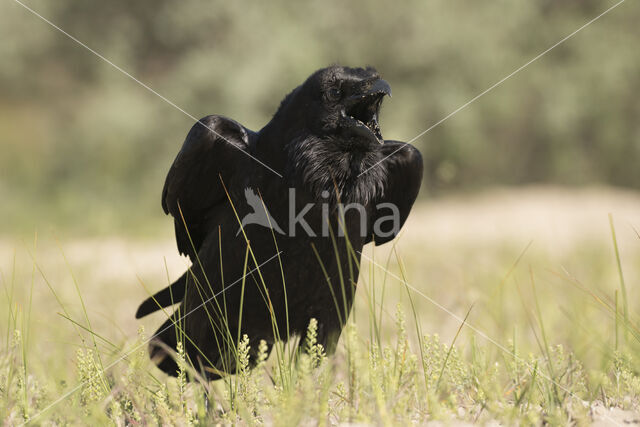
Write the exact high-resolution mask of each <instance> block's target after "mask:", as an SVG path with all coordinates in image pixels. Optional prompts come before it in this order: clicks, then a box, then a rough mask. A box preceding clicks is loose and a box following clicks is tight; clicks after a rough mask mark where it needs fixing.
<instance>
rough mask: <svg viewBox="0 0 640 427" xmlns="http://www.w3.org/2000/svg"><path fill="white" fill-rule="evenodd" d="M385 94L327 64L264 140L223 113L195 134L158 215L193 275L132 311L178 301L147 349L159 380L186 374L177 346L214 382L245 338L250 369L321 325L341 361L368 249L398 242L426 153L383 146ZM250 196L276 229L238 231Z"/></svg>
mask: <svg viewBox="0 0 640 427" xmlns="http://www.w3.org/2000/svg"><path fill="white" fill-rule="evenodd" d="M385 95H389V96H391V88H390V86H389V84H388V83H387V82H386V81H384V80H383V79H382V78H381V77H380V75H379V74H378V72H377V71H376V70H375V69H373V68H371V67H368V68H349V67H341V66H330V67H328V68H323V69H320V70H318V71H316V72H314V73H313V74H312V75H311V76H310V77H309V78H308V79H307V80H306V81H305V82H304V83H303V84H302V85H300V86H298V87H297V88H295V89H294V90H293V91H292V92H291V93H290V94H289V95H287V96H286V97H285V98H284V100H283V101H282V103H281V104H280V107H279V108H278V110H277V112H276V113H275V115H274V116H273V118H272V119H271V121H270V122H269V123H268V124H267V125H266V126H264V127H263V128H262V129H261V130H260V131H259V132H253V131H251V130H249V129H247V128H245V127H244V126H242V125H241V124H239V123H237V122H236V121H234V120H231V119H229V118H226V117H222V116H217V115H212V116H207V117H205V118H203V119H202V120H200V121H199V122H197V123H196V124H195V125H194V126H193V127H192V128H191V130H190V131H189V133H188V135H187V137H186V140H185V142H184V144H183V145H182V148H181V150H180V152H179V153H178V155H177V157H176V159H175V160H174V162H173V165H172V166H171V169H170V170H169V173H168V176H167V179H166V182H165V185H164V190H163V192H162V207H163V209H164V211H165V213H167V214H171V215H172V216H173V217H174V223H175V234H176V240H177V244H178V249H179V251H180V253H182V254H184V255H186V256H188V257H189V258H190V259H191V261H192V264H193V265H192V266H191V268H190V269H189V271H187V272H186V273H185V274H184V275H183V276H182V277H180V278H179V279H178V280H177V281H176V282H175V283H173V284H172V285H170V286H169V287H167V288H166V289H163V290H161V291H160V292H158V293H157V294H155V295H154V296H153V297H150V298H149V299H147V300H146V301H145V302H143V303H142V304H141V305H140V307H139V309H138V312H137V313H136V317H137V318H140V317H143V316H145V315H147V314H149V313H151V312H154V311H156V310H158V309H160V308H161V307H168V306H170V305H173V304H174V303H180V306H179V308H178V309H177V310H176V311H175V312H174V313H173V315H171V316H170V318H169V319H168V320H167V321H166V322H165V323H164V324H163V325H162V326H161V327H160V328H159V329H158V332H156V334H155V336H154V339H153V341H152V342H151V344H150V354H151V357H152V359H153V360H154V361H155V362H156V363H157V365H158V367H159V368H160V369H162V370H163V371H165V372H166V373H168V374H170V375H176V373H177V369H178V367H177V364H176V362H175V360H174V358H173V356H172V355H171V353H172V352H171V351H170V350H171V349H176V346H177V342H178V341H181V342H182V343H183V346H184V351H185V355H186V357H187V359H188V360H189V362H190V363H191V364H192V366H193V367H194V368H195V369H196V370H198V371H200V372H203V373H204V374H205V375H206V376H207V377H208V378H209V379H217V378H220V377H221V376H222V375H225V374H232V373H234V372H235V370H236V366H235V365H236V357H235V350H236V346H237V340H238V339H239V337H241V336H242V335H244V334H247V335H248V337H249V342H250V346H251V350H250V363H251V364H252V365H253V364H255V359H256V355H257V349H258V344H259V342H260V340H265V341H266V343H267V346H268V351H271V347H272V346H273V344H274V343H275V342H277V341H278V340H287V339H289V338H291V337H293V336H300V335H303V334H304V333H305V331H306V329H307V327H308V325H309V321H310V319H311V318H315V319H316V320H317V321H318V342H319V343H320V344H322V345H323V346H324V348H325V350H326V351H327V353H328V354H331V353H333V352H334V351H335V348H336V344H337V342H338V338H339V337H340V333H341V330H342V328H343V326H344V325H345V322H346V319H347V317H348V315H349V312H350V309H351V306H352V303H353V298H354V293H355V287H356V283H357V280H358V268H359V262H360V251H361V250H362V247H363V246H364V245H365V244H366V243H368V242H371V241H373V242H375V244H376V245H380V244H383V243H385V242H388V241H390V240H392V239H393V238H394V237H395V236H396V235H397V233H398V232H399V230H400V227H401V226H402V225H403V224H404V222H405V220H406V218H407V216H408V215H409V211H410V210H411V207H412V205H413V202H414V201H415V199H416V196H417V195H418V191H419V189H420V184H421V181H422V157H421V155H420V153H419V152H418V150H417V149H415V148H414V147H413V146H410V145H408V144H405V143H402V142H398V141H389V140H384V139H383V138H382V134H381V132H380V127H379V123H378V113H379V110H380V105H381V103H382V100H383V98H384V97H385ZM249 189H250V190H251V191H248V190H249ZM249 193H252V194H256V195H258V197H259V198H260V199H261V204H262V207H263V208H264V210H263V212H264V216H263V219H268V220H269V223H271V222H272V221H273V222H276V223H277V224H273V225H272V227H265V221H255V222H253V221H244V223H245V224H244V226H243V227H242V230H241V231H242V232H240V233H238V229H239V228H240V226H241V224H242V223H243V221H242V219H243V218H245V217H246V215H248V214H252V215H255V214H257V213H259V212H257V211H256V209H255V208H256V203H255V198H254V200H247V197H246V194H249ZM248 203H250V204H251V206H250V205H249V204H248ZM274 230H277V231H274ZM281 231H282V232H283V233H281Z"/></svg>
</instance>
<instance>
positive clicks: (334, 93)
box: [329, 87, 342, 101]
mask: <svg viewBox="0 0 640 427" xmlns="http://www.w3.org/2000/svg"><path fill="white" fill-rule="evenodd" d="M341 95H342V92H341V91H340V88H339V87H332V88H331V89H329V98H330V99H332V100H334V101H335V100H338V99H340V96H341Z"/></svg>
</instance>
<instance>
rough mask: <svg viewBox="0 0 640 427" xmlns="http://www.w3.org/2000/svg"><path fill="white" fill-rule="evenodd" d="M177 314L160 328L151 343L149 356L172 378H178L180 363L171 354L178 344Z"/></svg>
mask: <svg viewBox="0 0 640 427" xmlns="http://www.w3.org/2000/svg"><path fill="white" fill-rule="evenodd" d="M176 320H179V319H176V318H175V313H174V314H173V315H172V316H171V317H170V318H168V319H167V320H166V321H165V322H164V323H163V324H162V326H160V327H159V328H158V330H157V331H156V333H155V334H153V338H152V339H151V342H150V343H149V356H150V357H151V360H153V361H154V362H155V364H156V365H157V366H158V368H159V369H160V370H162V371H164V372H165V373H166V374H167V375H171V376H172V377H177V376H178V371H179V367H178V363H177V362H176V360H175V358H174V357H173V355H172V354H171V353H172V352H175V351H176V348H177V344H178V334H179V332H178V328H177V327H176V326H175V322H176Z"/></svg>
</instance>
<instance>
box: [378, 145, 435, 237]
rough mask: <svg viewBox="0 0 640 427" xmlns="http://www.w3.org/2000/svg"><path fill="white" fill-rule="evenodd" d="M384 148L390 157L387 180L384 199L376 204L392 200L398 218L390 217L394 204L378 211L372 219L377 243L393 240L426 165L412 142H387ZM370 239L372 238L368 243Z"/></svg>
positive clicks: (412, 199)
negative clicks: (423, 164) (386, 218)
mask: <svg viewBox="0 0 640 427" xmlns="http://www.w3.org/2000/svg"><path fill="white" fill-rule="evenodd" d="M381 149H382V153H383V154H384V156H389V157H388V158H386V159H385V160H383V162H384V164H385V166H386V168H387V180H386V183H385V186H384V192H383V195H382V198H381V199H380V200H378V201H377V204H378V206H381V205H380V204H382V203H389V204H391V206H395V207H396V208H397V211H396V213H397V216H398V218H397V220H396V221H394V220H392V219H391V216H392V215H395V213H394V212H393V208H392V207H386V208H382V207H381V208H380V209H378V210H376V211H375V215H377V216H374V218H373V222H372V225H374V227H373V233H372V235H373V240H374V241H375V243H376V245H382V244H383V243H386V242H388V241H390V240H393V238H394V237H396V236H397V234H398V232H399V231H400V229H401V228H402V226H403V225H404V223H405V221H406V220H407V217H408V216H409V212H410V211H411V207H412V206H413V202H415V200H416V197H417V196H418V192H419V191H420V184H422V168H423V166H422V155H421V154H420V152H419V151H418V149H417V148H415V147H414V146H412V145H410V144H407V143H404V142H399V141H385V142H384V144H383V145H382V147H381ZM387 206H389V205H387ZM383 216H384V217H389V219H388V220H385V218H382V217H383ZM376 223H377V224H378V226H377V227H376V226H375V224H376ZM371 240H372V239H371V238H369V240H368V241H367V243H368V242H370V241H371Z"/></svg>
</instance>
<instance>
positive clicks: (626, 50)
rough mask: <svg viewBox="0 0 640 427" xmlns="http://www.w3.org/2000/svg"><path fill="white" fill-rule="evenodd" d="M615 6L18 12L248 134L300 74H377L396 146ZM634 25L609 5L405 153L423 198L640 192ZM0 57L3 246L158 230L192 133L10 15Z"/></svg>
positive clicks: (47, 6) (638, 61)
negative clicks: (61, 235) (506, 189)
mask: <svg viewBox="0 0 640 427" xmlns="http://www.w3.org/2000/svg"><path fill="white" fill-rule="evenodd" d="M613 4H614V2H607V1H595V0H593V1H592V0H590V1H585V0H580V1H578V0H571V1H563V2H554V1H551V0H544V1H542V0H539V1H530V0H516V1H506V0H500V1H494V2H468V1H467V2H463V1H460V0H453V1H444V0H438V1H429V2H424V1H417V0H411V1H408V2H405V3H403V7H398V6H395V5H393V4H391V3H389V2H384V1H381V0H379V1H364V0H358V1H350V2H334V1H325V2H286V1H284V0H276V1H271V2H268V3H253V4H244V3H241V2H222V1H215V2H209V1H206V2H205V1H196V0H188V1H182V2H175V1H168V0H155V1H151V0H141V1H137V2H128V1H124V0H113V1H109V2H96V1H91V2H87V1H84V2H72V1H69V0H58V1H56V2H50V1H44V0H32V1H29V2H28V5H29V6H30V7H33V8H34V9H35V10H37V11H38V12H39V13H41V14H42V15H43V16H45V17H47V18H48V19H50V20H51V21H53V22H54V23H55V24H57V25H59V26H60V27H61V28H63V29H64V30H65V31H68V32H69V33H70V34H72V35H74V36H75V37H77V38H78V39H80V40H81V41H83V42H84V43H86V44H87V45H88V46H90V47H92V48H93V49H95V50H96V51H98V52H100V53H101V54H102V55H104V56H106V57H107V58H109V59H110V60H112V61H113V62H114V63H116V64H118V65H119V66H121V67H122V68H124V69H125V70H127V71H128V72H130V73H131V74H133V75H134V76H135V77H137V78H138V79H140V80H141V81H143V82H145V83H146V84H148V85H149V86H151V87H152V88H154V89H155V90H157V91H158V92H159V93H161V94H163V95H164V96H166V97H167V98H169V99H170V100H172V101H174V102H175V103H176V104H177V105H179V106H181V107H182V108H184V109H185V110H186V111H188V112H189V113H190V114H192V115H194V116H196V117H201V116H204V115H206V114H212V113H218V114H224V115H227V116H230V117H233V118H235V119H237V120H239V121H240V122H242V123H243V124H245V125H246V126H248V127H250V128H253V129H259V128H260V127H261V126H262V125H263V124H264V123H266V122H267V121H268V120H269V118H270V117H271V115H272V114H273V112H274V111H275V109H276V108H277V106H278V104H279V102H280V100H281V99H282V97H283V96H284V95H285V94H286V93H287V92H288V91H289V90H291V89H292V88H293V87H295V86H296V85H298V84H299V83H300V82H301V81H302V80H303V79H304V78H306V76H307V75H309V74H310V73H311V72H312V71H313V70H315V69H317V68H319V67H323V66H326V65H328V64H331V63H335V62H337V63H341V64H345V65H366V64H370V65H373V66H375V67H376V68H378V70H379V71H380V72H381V73H382V75H383V76H384V77H385V78H386V79H387V80H388V81H389V82H390V83H391V85H392V87H393V98H392V99H390V100H388V101H386V103H385V105H384V107H383V108H384V112H383V117H382V129H383V133H384V135H385V136H386V137H387V138H394V139H402V140H409V139H411V138H413V137H414V136H415V135H417V134H418V133H419V132H421V131H423V130H425V129H426V128H428V127H429V126H431V125H432V124H434V123H435V122H437V121H438V120H440V119H441V118H443V117H444V116H446V115H447V114H449V113H450V112H451V111H453V110H455V109H456V108H458V107H459V106H461V105H462V104H464V103H465V102H467V101H468V100H470V99H471V98H473V97H474V96H476V95H477V94H479V93H480V92H482V91H483V90H484V89H486V88H488V87H489V86H491V85H492V84H493V83H495V82H497V81H498V80H499V79H501V78H502V77H504V76H506V75H507V74H509V73H510V72H512V71H513V70H515V69H516V68H518V67H519V66H521V65H522V64H524V63H525V62H526V61H528V60H529V59H531V58H533V57H534V56H536V55H537V54H538V53H540V52H542V51H543V50H544V49H546V48H548V47H549V46H551V45H552V44H554V43H555V42H557V41H558V40H560V39H561V38H563V37H564V36H566V35H568V34H569V33H571V32H572V31H574V30H575V29H577V28H578V27H580V26H581V25H583V24H584V23H585V22H587V21H588V20H590V19H592V18H593V17H595V16H597V15H598V14H599V13H601V12H602V11H604V10H605V9H606V8H607V7H610V6H611V5H613ZM639 12H640V4H638V3H637V2H630V1H629V2H625V3H623V4H622V5H620V6H619V7H618V8H616V9H615V10H613V11H612V12H611V13H610V14H607V15H606V16H604V17H603V18H602V19H600V20H598V21H597V22H595V23H594V24H593V25H591V26H589V27H588V28H586V29H585V30H584V31H581V32H580V33H579V34H577V35H576V36H575V37H573V38H571V39H570V40H568V41H567V42H566V43H564V44H562V45H561V46H559V47H557V48H556V49H554V50H553V51H551V52H550V53H549V54H547V55H545V56H544V57H542V58H541V59H540V60H539V61H537V62H535V63H533V64H532V65H530V66H529V67H527V68H526V69H525V70H523V71H522V72H521V73H519V74H517V75H516V76H514V77H513V78H511V79H509V80H508V81H506V82H505V83H504V84H502V85H501V86H499V87H498V88H496V89H495V90H493V91H491V92H490V93H489V94H487V95H486V96H484V97H482V98H481V99H479V100H478V101H477V102H475V103H473V104H472V105H471V106H469V107H468V108H466V109H464V110H463V111H461V112H460V113H458V114H457V115H455V116H454V117H452V118H451V119H449V120H447V121H446V122H445V123H443V124H441V125H440V126H438V127H436V128H435V129H434V130H433V131H431V132H429V133H428V134H426V135H425V136H423V137H422V138H420V139H419V140H417V141H416V142H415V143H416V145H417V146H418V147H419V148H420V149H421V150H422V152H423V154H424V156H425V160H426V177H425V187H424V188H425V191H423V196H427V195H434V194H439V193H442V192H448V191H461V190H475V189H478V188H480V187H486V186H493V185H518V184H525V183H558V184H571V185H583V184H594V183H606V184H612V185H617V186H627V187H632V188H638V187H640V168H638V167H637V163H638V159H639V158H640V121H639V120H638V117H640V103H638V94H639V93H640V50H639V49H637V46H638V45H640V33H639V32H637V31H633V29H634V28H635V27H636V26H637V20H638V16H640V14H639ZM0 58H2V59H1V61H0V93H1V94H2V96H1V97H0V144H1V154H0V170H1V171H2V172H1V174H0V200H2V201H3V203H2V205H1V206H0V216H1V217H2V218H3V221H2V223H3V225H2V226H1V227H2V228H0V233H2V234H4V233H7V232H10V231H14V230H20V229H24V230H33V227H34V225H35V224H42V223H43V221H45V222H46V223H50V224H53V225H55V226H57V227H60V226H65V225H74V227H75V228H78V227H80V228H81V229H82V232H97V231H104V230H113V229H114V228H115V229H116V230H121V229H124V228H136V229H144V227H142V228H139V227H138V225H140V224H143V225H144V224H145V223H148V222H149V221H151V220H153V219H159V218H161V217H162V213H161V210H160V208H159V196H160V191H161V188H162V182H163V179H164V175H165V173H166V171H167V169H168V167H169V165H170V163H171V161H172V159H173V157H174V156H175V154H176V152H177V150H178V148H179V146H180V144H181V143H182V140H183V138H184V136H185V135H186V133H187V131H188V129H189V128H190V126H191V125H192V124H193V120H191V119H190V118H188V117H187V116H185V115H183V114H182V113H180V112H179V111H177V110H175V109H174V108H173V107H171V106H169V105H168V104H166V103H165V102H163V101H162V100H161V99H159V98H158V97H156V96H155V95H153V94H151V93H150V92H148V91H146V90H145V89H144V88H142V87H141V86H139V85H137V84H136V83H135V82H133V81H131V80H130V79H128V78H127V77H125V76H124V75H122V74H121V73H119V72H117V71H116V70H115V69H113V68H112V67H111V66H109V65H108V64H106V63H105V62H103V61H101V60H99V59H98V58H97V57H96V56H94V55H92V54H91V53H89V52H88V51H87V50H85V49H83V48H81V47H80V46H78V45H77V44H76V43H74V42H73V41H71V40H69V39H68V38H67V37H65V36H64V35H62V34H60V33H59V32H57V31H56V30H54V29H53V28H51V27H50V26H48V25H47V24H45V23H44V22H42V21H41V20H39V19H38V18H37V17H35V16H34V15H32V14H30V13H29V12H28V11H26V10H25V9H24V8H22V7H20V5H18V4H17V3H14V2H11V1H6V2H2V3H1V4H0ZM80 218H82V221H78V220H79V219H80ZM128 226H135V227H128Z"/></svg>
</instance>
